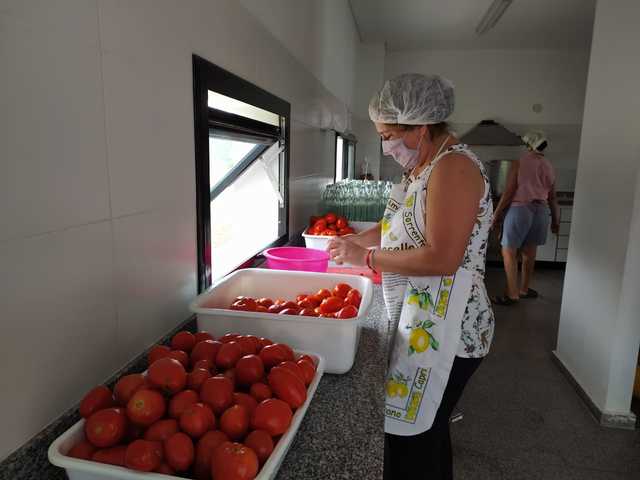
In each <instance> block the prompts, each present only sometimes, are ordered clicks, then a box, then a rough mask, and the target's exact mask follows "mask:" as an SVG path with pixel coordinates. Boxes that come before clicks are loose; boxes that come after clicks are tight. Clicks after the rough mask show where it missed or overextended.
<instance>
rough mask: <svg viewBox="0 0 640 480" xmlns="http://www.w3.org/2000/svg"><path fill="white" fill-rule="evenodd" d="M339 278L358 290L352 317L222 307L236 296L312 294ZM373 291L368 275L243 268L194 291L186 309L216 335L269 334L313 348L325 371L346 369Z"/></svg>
mask: <svg viewBox="0 0 640 480" xmlns="http://www.w3.org/2000/svg"><path fill="white" fill-rule="evenodd" d="M341 282H342V283H348V284H349V285H351V286H352V287H353V288H357V289H358V290H360V293H361V294H362V302H361V304H360V310H359V313H358V316H357V317H356V318H351V319H347V320H337V319H332V318H317V317H302V316H298V315H277V314H273V313H256V312H241V311H235V310H227V308H228V306H229V305H230V304H231V303H232V301H233V299H235V298H236V297H237V296H239V295H244V296H246V297H254V298H262V297H269V298H272V299H274V300H275V299H276V298H284V299H286V300H295V298H296V296H297V295H300V294H306V293H315V292H317V291H318V290H320V289H321V288H329V289H331V288H333V287H334V286H335V285H336V284H337V283H341ZM372 295H373V284H372V282H371V280H369V279H368V278H366V277H361V276H358V275H344V274H329V273H313V272H301V271H287V270H268V269H257V268H248V269H245V270H239V271H236V272H234V273H232V274H231V275H229V276H227V277H225V278H224V279H222V280H221V281H220V282H219V283H218V284H216V285H215V286H214V287H213V288H212V289H210V290H209V291H208V292H205V293H203V294H201V295H200V296H198V297H197V298H196V299H195V301H194V302H193V303H192V304H191V311H192V312H194V313H196V314H197V316H198V328H199V329H200V330H206V331H207V332H211V333H212V334H213V335H215V336H218V335H222V334H224V333H227V332H234V333H240V334H244V335H249V334H253V335H260V336H263V337H268V338H270V339H271V340H273V341H277V342H284V343H288V344H290V345H295V346H296V347H299V348H300V349H301V350H309V351H312V352H317V353H318V354H320V355H321V356H322V357H324V360H325V362H326V367H325V371H326V372H327V373H346V372H348V371H349V370H350V369H351V367H352V365H353V361H354V359H355V355H356V351H357V350H358V342H359V340H360V324H361V322H362V319H363V318H364V317H365V316H366V314H367V311H368V310H369V306H370V305H371V297H372Z"/></svg>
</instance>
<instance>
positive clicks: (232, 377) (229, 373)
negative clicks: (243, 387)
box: [216, 368, 236, 390]
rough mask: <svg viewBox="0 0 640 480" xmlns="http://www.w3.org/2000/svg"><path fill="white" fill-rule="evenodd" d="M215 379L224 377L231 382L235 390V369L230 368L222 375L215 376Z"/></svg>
mask: <svg viewBox="0 0 640 480" xmlns="http://www.w3.org/2000/svg"><path fill="white" fill-rule="evenodd" d="M216 377H226V378H228V379H229V380H231V383H232V384H233V388H234V390H235V388H236V369H235V368H230V369H229V370H227V371H226V372H224V373H223V374H222V375H220V374H218V375H216Z"/></svg>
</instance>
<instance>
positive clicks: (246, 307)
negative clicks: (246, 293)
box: [229, 297, 258, 312]
mask: <svg viewBox="0 0 640 480" xmlns="http://www.w3.org/2000/svg"><path fill="white" fill-rule="evenodd" d="M257 306H258V305H257V304H256V301H255V300H254V299H253V298H248V297H245V298H242V299H241V300H236V301H235V302H233V303H232V304H231V306H230V307H229V308H230V309H231V310H240V311H244V312H255V311H256V307H257Z"/></svg>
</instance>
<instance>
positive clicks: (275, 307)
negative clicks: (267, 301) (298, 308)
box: [267, 303, 284, 313]
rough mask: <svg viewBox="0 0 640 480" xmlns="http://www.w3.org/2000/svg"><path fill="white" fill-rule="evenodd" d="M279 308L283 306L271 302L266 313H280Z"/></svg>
mask: <svg viewBox="0 0 640 480" xmlns="http://www.w3.org/2000/svg"><path fill="white" fill-rule="evenodd" d="M281 310H284V307H283V306H282V305H281V304H275V303H274V304H273V305H271V306H270V307H269V308H268V309H267V312H268V313H280V311H281Z"/></svg>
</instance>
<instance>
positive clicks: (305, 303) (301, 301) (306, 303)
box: [298, 298, 314, 309]
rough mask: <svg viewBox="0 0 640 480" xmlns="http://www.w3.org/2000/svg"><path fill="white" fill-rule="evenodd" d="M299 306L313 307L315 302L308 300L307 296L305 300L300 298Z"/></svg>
mask: <svg viewBox="0 0 640 480" xmlns="http://www.w3.org/2000/svg"><path fill="white" fill-rule="evenodd" d="M298 307H300V308H302V309H304V308H311V309H313V308H314V307H313V303H311V302H310V301H309V300H307V299H306V298H305V299H304V300H300V301H299V302H298Z"/></svg>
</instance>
